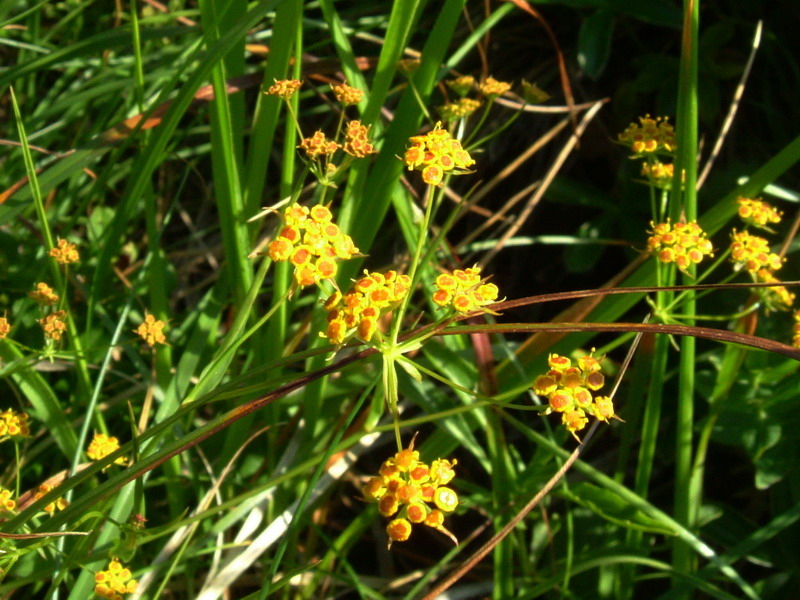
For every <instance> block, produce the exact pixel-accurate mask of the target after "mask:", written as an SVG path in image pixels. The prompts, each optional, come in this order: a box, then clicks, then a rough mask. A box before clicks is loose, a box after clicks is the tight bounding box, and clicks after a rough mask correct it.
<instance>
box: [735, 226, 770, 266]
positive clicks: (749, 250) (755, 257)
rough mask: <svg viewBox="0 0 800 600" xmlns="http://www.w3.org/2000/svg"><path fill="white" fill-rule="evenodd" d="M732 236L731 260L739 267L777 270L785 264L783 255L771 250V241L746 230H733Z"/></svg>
mask: <svg viewBox="0 0 800 600" xmlns="http://www.w3.org/2000/svg"><path fill="white" fill-rule="evenodd" d="M731 237H732V238H733V242H731V260H732V261H733V262H734V263H736V268H737V269H746V270H747V271H749V272H750V273H756V272H758V271H760V270H761V269H770V270H772V271H777V270H778V269H780V268H781V266H783V261H782V260H781V257H780V256H778V255H777V254H775V253H773V252H770V251H769V242H768V241H767V240H765V239H764V238H762V237H758V236H757V235H750V234H749V233H748V232H746V231H739V232H737V231H736V230H735V229H734V230H733V232H732V234H731Z"/></svg>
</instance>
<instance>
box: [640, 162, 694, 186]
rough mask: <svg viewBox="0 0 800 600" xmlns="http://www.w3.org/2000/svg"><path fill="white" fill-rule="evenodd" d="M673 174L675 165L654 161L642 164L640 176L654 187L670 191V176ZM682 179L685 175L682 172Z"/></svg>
mask: <svg viewBox="0 0 800 600" xmlns="http://www.w3.org/2000/svg"><path fill="white" fill-rule="evenodd" d="M674 173H675V165H673V164H672V163H662V162H661V161H658V160H656V161H654V162H653V164H652V165H650V163H647V162H645V163H643V164H642V176H643V177H646V178H647V180H648V181H649V182H650V183H652V184H653V185H654V186H655V187H657V188H660V189H662V190H669V189H672V175H673V174H674ZM684 179H686V173H685V172H684Z"/></svg>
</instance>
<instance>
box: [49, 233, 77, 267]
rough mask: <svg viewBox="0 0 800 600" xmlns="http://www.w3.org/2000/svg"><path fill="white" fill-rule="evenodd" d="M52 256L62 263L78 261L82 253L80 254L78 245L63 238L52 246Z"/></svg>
mask: <svg viewBox="0 0 800 600" xmlns="http://www.w3.org/2000/svg"><path fill="white" fill-rule="evenodd" d="M50 256H51V257H52V258H54V259H55V260H56V262H57V263H59V264H62V265H68V264H70V263H74V262H78V261H79V260H80V258H81V257H80V254H78V247H77V246H76V245H75V244H72V243H70V242H68V241H67V240H62V239H59V240H58V243H57V244H56V246H55V247H54V248H50Z"/></svg>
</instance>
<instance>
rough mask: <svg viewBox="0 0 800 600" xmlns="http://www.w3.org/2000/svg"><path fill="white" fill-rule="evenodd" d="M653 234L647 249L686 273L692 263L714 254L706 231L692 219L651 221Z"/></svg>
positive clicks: (663, 261) (659, 258)
mask: <svg viewBox="0 0 800 600" xmlns="http://www.w3.org/2000/svg"><path fill="white" fill-rule="evenodd" d="M650 226H651V227H652V228H653V231H652V233H653V235H651V236H650V237H649V238H647V250H648V252H650V253H651V254H655V255H656V256H657V257H658V260H659V261H661V262H662V263H666V264H669V263H673V262H674V263H675V264H676V265H678V268H679V269H680V270H681V271H683V272H684V273H686V272H687V270H688V268H689V266H690V265H692V264H698V263H700V262H701V261H702V260H703V258H704V257H706V256H714V248H713V247H712V246H711V241H709V239H708V237H707V236H706V233H705V232H704V231H703V230H702V229H701V228H700V226H699V225H698V224H697V223H696V222H694V221H690V222H688V223H675V224H674V225H672V223H670V221H669V220H667V221H666V222H665V223H658V224H656V223H654V222H652V221H651V222H650Z"/></svg>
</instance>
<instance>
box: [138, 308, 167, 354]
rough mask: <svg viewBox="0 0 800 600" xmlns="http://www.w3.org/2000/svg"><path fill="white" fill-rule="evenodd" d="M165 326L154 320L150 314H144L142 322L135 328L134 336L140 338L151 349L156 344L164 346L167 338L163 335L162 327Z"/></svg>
mask: <svg viewBox="0 0 800 600" xmlns="http://www.w3.org/2000/svg"><path fill="white" fill-rule="evenodd" d="M166 326H167V324H166V323H164V321H161V320H160V319H156V318H155V317H154V316H153V315H151V314H150V313H145V315H144V321H142V323H141V325H139V327H137V328H136V334H137V335H138V336H139V337H140V338H142V339H143V340H144V341H145V342H146V343H147V345H148V346H150V347H151V348H152V347H153V346H155V345H156V344H166V343H167V338H166V336H165V335H164V327H166Z"/></svg>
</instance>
